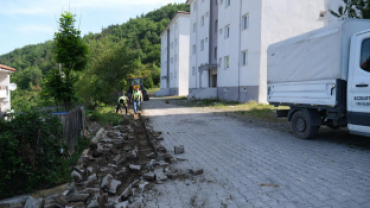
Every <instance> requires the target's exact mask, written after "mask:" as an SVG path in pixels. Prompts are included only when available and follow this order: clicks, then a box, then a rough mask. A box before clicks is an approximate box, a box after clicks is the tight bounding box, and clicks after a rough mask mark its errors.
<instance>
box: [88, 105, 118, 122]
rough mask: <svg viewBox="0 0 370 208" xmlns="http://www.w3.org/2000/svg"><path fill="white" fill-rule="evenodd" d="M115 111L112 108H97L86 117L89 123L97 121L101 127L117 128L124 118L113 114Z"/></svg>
mask: <svg viewBox="0 0 370 208" xmlns="http://www.w3.org/2000/svg"><path fill="white" fill-rule="evenodd" d="M115 110H116V109H115V107H114V106H105V107H98V108H97V109H95V110H93V111H88V112H87V116H88V118H89V119H90V120H91V121H98V122H99V123H100V124H101V125H107V124H108V125H112V126H117V125H120V124H122V122H123V121H124V118H123V116H122V115H120V114H117V113H115Z"/></svg>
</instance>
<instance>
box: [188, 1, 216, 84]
mask: <svg viewBox="0 0 370 208" xmlns="http://www.w3.org/2000/svg"><path fill="white" fill-rule="evenodd" d="M195 3H196V4H197V9H196V10H195V11H194V10H193V8H194V7H193V5H194V4H195ZM190 9H191V11H190V53H189V54H190V66H189V88H200V87H208V71H204V72H202V75H200V74H201V73H200V72H199V70H198V67H200V66H202V65H205V64H209V41H210V40H209V38H210V37H209V29H210V28H209V27H210V25H209V22H210V18H211V17H210V0H204V1H203V2H202V0H196V1H193V3H192V5H191V7H190ZM203 16H204V25H203V26H202V24H201V20H202V17H203ZM194 23H196V32H193V24H194ZM202 40H204V50H202V51H201V41H202ZM194 45H196V54H193V46H194ZM193 67H195V69H196V74H195V75H193V72H192V70H193Z"/></svg>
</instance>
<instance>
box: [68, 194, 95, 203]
mask: <svg viewBox="0 0 370 208" xmlns="http://www.w3.org/2000/svg"><path fill="white" fill-rule="evenodd" d="M89 196H90V195H89V194H72V195H69V196H68V201H69V202H84V201H86V200H87V198H88V197H89Z"/></svg>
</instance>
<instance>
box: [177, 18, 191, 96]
mask: <svg viewBox="0 0 370 208" xmlns="http://www.w3.org/2000/svg"><path fill="white" fill-rule="evenodd" d="M178 23H179V26H181V27H179V28H178V30H179V35H178V40H179V44H178V45H179V48H178V56H179V58H178V62H177V66H178V69H179V70H178V88H179V91H178V95H181V96H182V95H188V94H189V66H190V64H189V54H190V44H189V43H190V30H189V27H190V18H189V16H186V17H179V18H178Z"/></svg>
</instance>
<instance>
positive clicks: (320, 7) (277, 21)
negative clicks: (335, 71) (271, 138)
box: [258, 0, 327, 103]
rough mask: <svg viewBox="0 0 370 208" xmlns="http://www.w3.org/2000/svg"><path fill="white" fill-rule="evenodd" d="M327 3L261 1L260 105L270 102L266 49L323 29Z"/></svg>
mask: <svg viewBox="0 0 370 208" xmlns="http://www.w3.org/2000/svg"><path fill="white" fill-rule="evenodd" d="M326 9H327V5H326V4H325V1H324V0H310V1H297V0H280V1H279V2H277V1H275V0H264V1H262V11H263V12H262V29H261V40H262V42H261V65H260V73H259V74H260V75H259V86H260V92H259V99H258V102H261V103H266V102H267V48H268V46H269V45H270V44H273V43H276V42H279V41H282V40H285V39H288V38H291V37H294V36H297V35H300V34H303V33H306V32H309V31H312V30H316V29H318V28H322V27H324V26H325V24H326V19H322V18H320V12H322V11H326Z"/></svg>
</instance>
